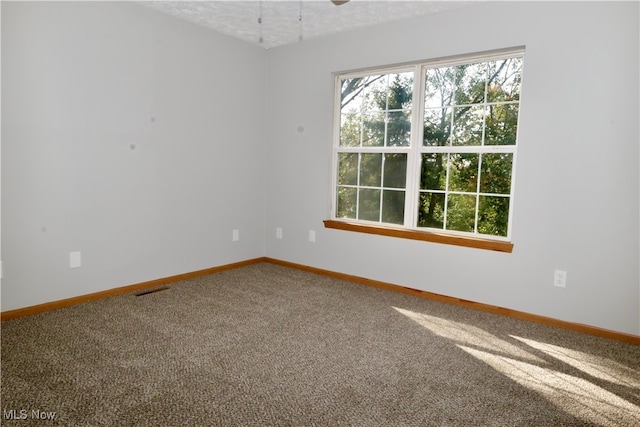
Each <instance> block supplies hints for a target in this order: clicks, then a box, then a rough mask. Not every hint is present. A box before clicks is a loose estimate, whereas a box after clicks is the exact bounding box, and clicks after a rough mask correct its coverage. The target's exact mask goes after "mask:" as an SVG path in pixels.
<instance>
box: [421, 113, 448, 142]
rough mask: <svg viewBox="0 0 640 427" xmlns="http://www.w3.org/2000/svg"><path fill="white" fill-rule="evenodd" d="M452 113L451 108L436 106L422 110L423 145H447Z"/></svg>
mask: <svg viewBox="0 0 640 427" xmlns="http://www.w3.org/2000/svg"><path fill="white" fill-rule="evenodd" d="M452 114H453V109H452V108H437V109H432V110H426V111H425V112H424V141H423V145H425V146H440V147H442V146H445V145H449V137H450V134H451V115H452Z"/></svg>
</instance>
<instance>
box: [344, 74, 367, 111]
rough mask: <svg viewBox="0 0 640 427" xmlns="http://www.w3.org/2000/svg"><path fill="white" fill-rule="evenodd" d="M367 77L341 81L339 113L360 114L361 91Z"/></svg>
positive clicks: (362, 93)
mask: <svg viewBox="0 0 640 427" xmlns="http://www.w3.org/2000/svg"><path fill="white" fill-rule="evenodd" d="M368 79H369V77H357V78H354V79H345V80H342V82H341V83H342V85H341V93H342V96H341V99H340V111H341V112H342V113H360V112H361V111H362V105H363V102H364V92H363V89H364V87H365V85H366V83H367V80H368Z"/></svg>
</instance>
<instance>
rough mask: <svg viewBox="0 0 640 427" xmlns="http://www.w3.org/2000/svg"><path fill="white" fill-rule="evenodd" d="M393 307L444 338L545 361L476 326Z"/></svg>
mask: <svg viewBox="0 0 640 427" xmlns="http://www.w3.org/2000/svg"><path fill="white" fill-rule="evenodd" d="M393 309H394V310H396V311H397V312H398V313H401V314H403V315H405V316H407V317H408V318H409V319H411V320H413V321H415V322H416V323H418V324H419V325H421V326H424V327H425V328H427V329H428V330H430V331H431V332H433V333H434V334H436V335H439V336H441V337H443V338H448V339H451V340H455V341H457V342H459V343H461V344H467V345H473V346H477V347H481V348H484V349H487V350H489V351H493V352H499V353H503V354H505V355H508V356H512V357H518V358H522V359H525V360H529V361H532V362H536V363H545V361H544V360H542V359H540V358H539V357H537V356H535V355H533V354H531V353H529V352H528V351H525V350H522V349H521V348H520V347H517V346H515V345H513V344H511V343H508V342H506V341H505V340H503V339H500V338H498V337H496V336H495V335H493V334H490V333H489V332H487V331H485V330H484V329H480V328H478V327H476V326H472V325H467V324H465V323H461V322H455V321H453V320H447V319H442V318H440V317H435V316H429V315H428V314H422V313H416V312H413V311H410V310H405V309H402V308H398V307H393Z"/></svg>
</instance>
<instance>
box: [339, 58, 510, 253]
mask: <svg viewBox="0 0 640 427" xmlns="http://www.w3.org/2000/svg"><path fill="white" fill-rule="evenodd" d="M522 67H523V51H522V50H517V51H510V52H501V53H499V54H483V55H476V56H474V57H468V58H456V59H455V60H451V61H446V60H439V61H437V62H433V63H430V62H425V63H419V64H413V65H408V66H399V67H397V68H387V69H380V70H370V71H367V72H357V73H344V74H339V75H336V124H337V125H336V133H335V146H334V147H335V149H334V168H335V169H334V170H335V174H334V178H335V181H334V190H335V192H334V206H333V217H334V218H335V219H342V220H350V221H356V222H363V223H377V224H389V225H393V226H401V227H404V228H408V229H416V230H420V229H424V230H437V231H440V232H442V231H446V232H451V233H453V234H462V235H473V236H478V237H491V238H498V239H503V240H508V239H509V238H510V225H511V211H512V209H511V206H512V200H513V180H514V169H515V161H516V147H517V128H518V113H519V108H520V88H521V82H522Z"/></svg>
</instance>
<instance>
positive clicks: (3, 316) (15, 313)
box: [0, 257, 640, 345]
mask: <svg viewBox="0 0 640 427" xmlns="http://www.w3.org/2000/svg"><path fill="white" fill-rule="evenodd" d="M260 262H269V263H271V264H277V265H282V266H285V267H291V268H295V269H297V270H302V271H307V272H310V273H315V274H321V275H324V276H328V277H333V278H335V279H339V280H346V281H349V282H353V283H358V284H361V285H367V286H373V287H376V288H380V289H386V290H389V291H393V292H400V293H403V294H407V295H413V296H417V297H420V298H427V299H430V300H433V301H439V302H444V303H447V304H453V305H457V306H461V307H466V308H471V309H474V310H479V311H484V312H488V313H493V314H499V315H501V316H507V317H512V318H514V319H520V320H527V321H530V322H535V323H540V324H543V325H548V326H554V327H557V328H562V329H569V330H572V331H575V332H581V333H584V334H589V335H594V336H597V337H601V338H609V339H613V340H617V341H623V342H627V343H630V344H635V345H640V336H638V335H633V334H626V333H623V332H616V331H611V330H608V329H603V328H598V327H596V326H589V325H584V324H581V323H573V322H567V321H564V320H558V319H554V318H551V317H545V316H539V315H537V314H531V313H526V312H523V311H518V310H512V309H509V308H504V307H498V306H494V305H490V304H483V303H479V302H474V301H468V300H464V299H461V298H455V297H450V296H446V295H441V294H436V293H433V292H428V291H421V290H418V289H412V288H407V287H404V286H399V285H394V284H391V283H386V282H381V281H378V280H373V279H367V278H365V277H360V276H353V275H350V274H345V273H338V272H335V271H331V270H324V269H321V268H317V267H311V266H308V265H303V264H297V263H294V262H289V261H283V260H279V259H276V258H269V257H260V258H253V259H249V260H245V261H240V262H235V263H231V264H225V265H221V266H217V267H211V268H206V269H204V270H197V271H192V272H189V273H183V274H177V275H175V276H169V277H163V278H160V279H155V280H150V281H147V282H142V283H137V284H134V285H128V286H122V287H118V288H113V289H107V290H105V291H101V292H95V293H91V294H86V295H80V296H77V297H72V298H67V299H62V300H57V301H52V302H47V303H44V304H38V305H33V306H29V307H24V308H18V309H15V310H9V311H3V312H2V313H0V320H2V321H5V320H10V319H15V318H18V317H23V316H30V315H32V314H38V313H43V312H45V311H50V310H55V309H58V308H63V307H70V306H72V305H77V304H82V303H85V302H89V301H94V300H98V299H102V298H108V297H112V296H116V295H122V294H126V293H130V292H136V291H140V290H144V289H148V288H153V287H156V286H161V285H166V284H169V283H174V282H179V281H181V280H187V279H192V278H195V277H200V276H206V275H208V274H214V273H219V272H221V271H225V270H232V269H235V268H240V267H245V266H248V265H252V264H257V263H260Z"/></svg>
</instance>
